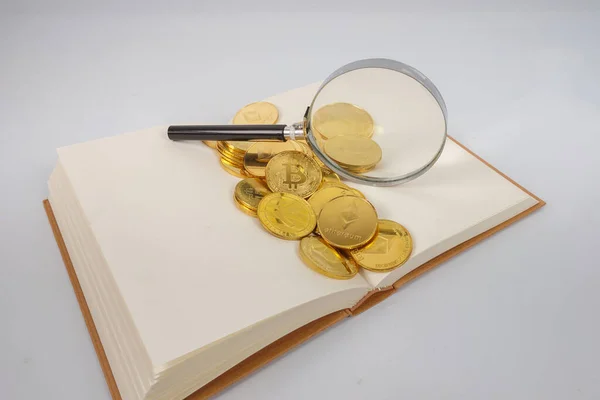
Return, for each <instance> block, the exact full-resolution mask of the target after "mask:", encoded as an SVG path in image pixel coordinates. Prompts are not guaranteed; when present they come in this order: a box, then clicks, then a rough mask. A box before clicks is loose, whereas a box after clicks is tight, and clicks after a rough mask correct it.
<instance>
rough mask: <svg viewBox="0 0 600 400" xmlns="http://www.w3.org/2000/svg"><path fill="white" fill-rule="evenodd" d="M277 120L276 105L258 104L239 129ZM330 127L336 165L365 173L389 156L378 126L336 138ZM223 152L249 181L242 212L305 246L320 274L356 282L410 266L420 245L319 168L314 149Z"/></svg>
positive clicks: (278, 146) (240, 193) (306, 257)
mask: <svg viewBox="0 0 600 400" xmlns="http://www.w3.org/2000/svg"><path fill="white" fill-rule="evenodd" d="M336 104H341V103H336ZM344 107H345V106H344ZM273 109H274V110H275V111H274V112H273ZM358 110H362V109H358ZM363 111H364V110H363ZM353 112H354V113H355V114H356V115H364V114H361V113H360V112H359V111H356V110H353ZM240 113H241V116H240ZM274 115H275V116H276V115H277V108H276V107H275V106H274V105H272V104H270V103H264V102H261V103H252V104H249V105H248V106H246V107H244V108H243V109H242V110H240V112H238V114H236V117H235V118H234V119H233V121H234V123H243V124H247V123H249V122H251V123H256V124H267V123H269V124H274V123H276V122H277V118H276V117H275V118H273V116H274ZM367 115H368V114H367ZM369 118H370V116H369ZM371 121H372V120H371ZM330 122H331V121H329V125H328V124H327V123H325V124H324V126H321V127H320V129H324V132H328V133H327V134H329V136H327V138H326V139H324V140H325V145H324V147H325V151H327V153H328V154H329V155H330V157H331V158H333V159H334V160H335V161H336V162H338V163H339V164H340V165H342V166H344V167H346V168H349V170H352V171H354V172H357V173H360V172H362V171H368V170H369V169H371V168H373V167H374V166H375V165H376V164H377V162H379V160H380V159H381V151H379V153H377V151H376V150H373V149H376V148H375V147H373V145H372V143H375V142H373V141H372V140H371V139H370V137H369V135H370V134H372V132H370V133H369V129H371V130H372V123H371V128H369V124H368V123H366V122H365V123H362V124H359V125H358V127H357V128H356V129H354V132H358V133H360V134H359V135H358V134H357V135H351V136H348V135H335V134H332V133H331V132H332V131H331V129H333V128H330V126H336V125H335V124H331V123H330ZM342 125H343V124H342ZM344 126H346V125H344ZM346 127H347V126H346ZM319 132H321V131H319ZM342 137H345V138H346V139H344V140H343V142H342V141H340V140H341V139H338V138H342ZM365 140H367V141H365ZM375 145H376V143H375ZM377 147H378V146H377ZM216 149H217V151H218V152H219V155H220V161H221V165H222V166H223V167H224V168H225V170H226V171H227V172H229V173H231V174H232V175H235V176H237V177H240V178H242V180H241V181H239V182H238V184H237V185H236V186H235V190H234V194H233V199H234V202H235V204H236V206H237V207H238V209H240V210H241V211H242V212H244V213H245V214H247V215H250V216H253V217H258V219H259V221H260V223H261V225H262V226H263V227H264V229H265V230H267V231H268V232H269V233H271V234H272V235H274V236H276V237H278V238H281V239H285V240H300V246H299V254H300V258H301V259H302V260H303V261H304V263H305V264H306V265H307V266H308V267H309V268H311V269H313V270H315V271H316V272H318V273H320V274H322V275H324V276H327V277H330V278H334V279H350V278H352V277H353V276H355V275H356V274H357V273H358V271H359V269H360V268H364V269H367V270H370V271H379V272H384V271H391V270H393V269H394V268H397V267H399V266H401V265H402V264H403V263H404V262H406V260H407V259H408V258H409V256H410V254H411V252H412V245H413V244H412V238H411V236H410V234H409V233H408V231H407V230H406V228H404V227H403V226H402V225H400V224H398V223H397V222H394V221H390V220H386V219H379V216H378V215H377V211H376V210H375V207H373V205H372V204H371V203H370V202H369V201H368V200H367V199H366V198H365V195H364V194H363V193H361V192H360V191H359V190H357V189H355V188H352V187H350V186H348V185H346V184H344V183H342V182H341V181H340V178H339V176H338V175H337V174H335V173H334V172H332V171H331V170H329V169H327V168H326V167H325V166H324V165H323V164H322V163H319V162H318V159H317V158H316V157H315V156H314V154H313V153H312V151H311V150H310V148H309V147H308V146H307V145H306V144H304V143H302V142H299V141H288V142H281V143H279V142H217V145H216ZM340 149H342V150H340ZM343 149H350V150H349V152H350V153H352V149H354V150H355V151H354V153H357V154H354V155H353V156H351V157H347V156H346V155H345V154H343V153H344V150H343ZM358 153H360V154H358Z"/></svg>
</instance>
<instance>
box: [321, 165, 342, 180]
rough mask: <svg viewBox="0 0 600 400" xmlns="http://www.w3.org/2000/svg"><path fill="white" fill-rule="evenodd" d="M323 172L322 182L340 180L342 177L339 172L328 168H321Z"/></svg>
mask: <svg viewBox="0 0 600 400" xmlns="http://www.w3.org/2000/svg"><path fill="white" fill-rule="evenodd" d="M321 173H322V174H323V179H322V180H321V183H325V182H340V177H339V176H338V174H336V173H335V172H333V171H331V170H329V169H327V168H321Z"/></svg>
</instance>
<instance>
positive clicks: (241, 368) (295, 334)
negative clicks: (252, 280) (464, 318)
mask: <svg viewBox="0 0 600 400" xmlns="http://www.w3.org/2000/svg"><path fill="white" fill-rule="evenodd" d="M449 138H450V139H451V140H452V141H453V142H455V143H456V144H457V145H459V146H460V147H461V148H463V149H464V150H465V151H467V152H469V153H470V154H471V155H473V156H475V157H476V158H477V159H478V160H479V161H481V162H483V163H484V164H485V165H487V166H488V167H490V168H491V169H493V170H494V171H495V172H496V173H498V174H500V175H501V176H502V177H503V178H505V179H506V180H508V181H509V182H511V183H512V184H513V185H515V186H517V187H518V188H519V189H521V190H523V191H524V192H525V193H527V194H528V195H529V196H531V197H532V198H534V199H535V200H536V201H537V203H536V204H534V205H533V206H531V207H529V208H528V209H526V210H525V211H522V212H521V213H519V214H517V215H515V216H514V217H512V218H510V219H508V220H506V221H504V222H503V223H501V224H499V225H496V226H495V227H493V228H491V229H489V230H487V231H485V232H483V233H481V234H479V235H477V236H475V237H473V238H471V239H469V240H467V241H465V242H463V243H461V244H459V245H458V246H455V247H453V248H451V249H449V250H447V251H445V252H444V253H442V254H440V255H438V256H437V257H435V258H433V259H431V260H429V261H428V262H426V263H425V264H423V265H421V266H419V267H418V268H416V269H415V270H413V271H411V272H410V273H408V274H406V275H405V276H403V277H402V278H400V279H398V280H397V281H396V282H395V283H394V284H393V285H391V286H387V287H384V288H378V289H376V290H372V291H370V292H369V293H367V294H366V295H365V296H364V297H363V298H362V299H361V300H360V301H359V302H358V303H356V304H355V305H354V306H353V307H352V308H349V309H346V310H340V311H336V312H334V313H331V314H329V315H326V316H323V317H321V318H319V319H317V320H315V321H312V322H310V323H308V324H306V325H304V326H302V327H301V328H298V329H296V330H295V331H292V332H290V333H288V334H287V335H285V336H283V337H281V338H279V339H278V340H276V341H275V342H273V343H271V344H269V345H268V346H266V347H264V348H263V349H261V350H259V351H258V352H256V353H254V354H253V355H251V356H250V357H248V358H246V359H245V360H243V361H242V362H240V363H239V364H237V365H236V366H234V367H233V368H231V369H229V370H228V371H226V372H225V373H223V374H222V375H220V376H219V377H217V378H215V379H214V380H213V381H211V382H209V383H208V384H206V385H205V386H203V387H202V388H200V389H198V390H197V391H196V392H194V393H193V394H191V395H190V396H188V397H187V398H186V400H203V399H207V398H210V397H212V396H213V395H215V394H217V393H219V392H220V391H222V390H224V389H225V388H227V387H229V386H230V385H232V384H234V383H235V382H238V381H239V380H241V379H242V378H244V377H246V376H248V375H250V374H251V373H253V372H254V371H256V370H258V369H260V368H261V367H263V366H265V365H266V364H268V363H269V362H271V361H273V360H274V359H276V358H278V357H279V356H281V355H283V354H284V353H286V352H287V351H289V350H291V349H293V348H295V347H297V346H298V345H300V344H302V343H303V342H305V341H307V340H308V339H310V338H311V337H313V336H315V335H317V334H319V333H320V332H322V331H324V330H325V329H327V328H329V327H330V326H333V325H335V324H336V323H338V322H340V321H341V320H343V319H345V318H347V317H349V316H355V315H358V314H360V313H362V312H364V311H366V310H368V309H369V308H371V307H373V306H375V305H377V304H379V303H380V302H382V301H383V300H385V299H386V298H388V297H389V296H391V295H392V294H393V293H395V292H396V291H397V289H398V288H399V287H401V286H402V285H405V284H407V283H409V282H411V281H412V280H414V279H416V278H417V277H419V276H421V275H423V274H424V273H426V272H428V271H429V270H431V269H433V268H435V267H436V266H438V265H440V264H441V263H443V262H444V261H447V260H448V259H450V258H452V257H453V256H455V255H457V254H459V253H461V252H462V251H464V250H467V249H469V248H470V247H472V246H474V245H475V244H477V243H479V242H480V241H482V240H483V239H486V238H488V237H490V236H492V235H493V234H494V233H497V232H499V231H501V230H502V229H504V228H506V227H508V226H509V225H512V224H513V223H515V222H517V221H519V220H520V219H522V218H524V217H526V216H527V215H529V214H531V213H533V212H534V211H536V210H538V209H540V208H541V207H543V206H544V205H546V202H544V201H543V200H542V199H540V198H539V197H537V196H536V195H534V194H533V193H531V192H530V191H528V190H527V189H525V188H524V187H523V186H521V185H519V184H518V183H516V182H515V181H514V180H512V179H511V178H509V177H508V176H506V175H505V174H503V173H502V172H500V171H499V170H498V169H497V168H495V167H494V166H493V165H491V164H490V163H488V162H487V161H485V160H484V159H482V158H481V157H479V156H478V155H477V154H475V153H473V152H472V151H471V150H470V149H468V148H467V147H465V146H464V145H462V144H461V143H460V142H458V141H457V140H455V139H454V138H452V137H450V136H449ZM43 204H44V209H45V210H46V215H47V217H48V222H49V223H50V226H51V228H52V233H53V235H54V239H55V240H56V243H57V246H58V248H59V251H60V254H61V257H62V259H63V262H64V264H65V268H66V269H67V273H68V275H69V279H70V281H71V284H72V286H73V290H74V292H75V296H76V298H77V302H78V303H79V306H80V308H81V313H82V314H83V318H84V320H85V324H86V326H87V329H88V332H89V334H90V338H91V340H92V344H93V345H94V349H95V350H96V354H97V356H98V361H99V363H100V366H101V368H102V372H103V374H104V377H105V379H106V383H107V385H108V388H109V391H110V394H111V397H112V399H113V400H122V398H121V395H120V393H119V389H118V387H117V384H116V381H115V379H114V377H113V374H112V369H111V367H110V364H109V363H108V359H107V357H106V353H105V351H104V347H103V345H102V342H101V341H100V337H99V335H98V332H97V330H96V326H95V324H94V321H93V319H92V316H91V313H90V310H89V307H88V305H87V302H86V299H85V295H84V293H83V291H82V289H81V286H80V284H79V280H78V278H77V274H76V273H75V270H74V267H73V264H72V261H71V258H70V256H69V253H68V251H67V248H66V245H65V243H64V241H63V238H62V234H61V232H60V229H59V227H58V224H57V222H56V218H55V217H54V213H53V211H52V207H51V205H50V202H49V201H48V200H47V199H45V200H44V201H43Z"/></svg>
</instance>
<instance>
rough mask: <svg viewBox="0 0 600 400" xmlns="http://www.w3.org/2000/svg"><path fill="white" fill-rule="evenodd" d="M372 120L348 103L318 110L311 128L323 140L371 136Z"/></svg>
mask: <svg viewBox="0 0 600 400" xmlns="http://www.w3.org/2000/svg"><path fill="white" fill-rule="evenodd" d="M373 126H374V124H373V118H371V115H369V113H368V112H366V111H365V110H363V109H362V108H360V107H358V106H355V105H353V104H349V103H333V104H329V105H326V106H324V107H321V108H319V109H318V110H317V111H316V112H315V115H314V116H313V120H312V127H313V128H314V129H315V131H316V132H317V133H318V134H319V135H320V136H321V137H322V138H323V139H331V138H334V137H336V136H339V135H348V136H359V137H367V138H370V137H371V136H373Z"/></svg>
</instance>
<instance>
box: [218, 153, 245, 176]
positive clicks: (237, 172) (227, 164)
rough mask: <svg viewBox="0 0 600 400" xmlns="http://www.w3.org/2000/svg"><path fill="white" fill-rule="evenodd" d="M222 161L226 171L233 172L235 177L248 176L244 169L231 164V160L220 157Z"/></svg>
mask: <svg viewBox="0 0 600 400" xmlns="http://www.w3.org/2000/svg"><path fill="white" fill-rule="evenodd" d="M220 162H221V167H223V169H224V170H225V171H227V172H228V173H229V174H231V175H233V176H235V177H238V178H246V177H247V176H248V175H246V174H245V173H244V170H242V169H240V168H238V167H237V166H235V165H233V164H231V163H230V162H229V161H227V160H225V159H223V158H222V157H221V158H220Z"/></svg>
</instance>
